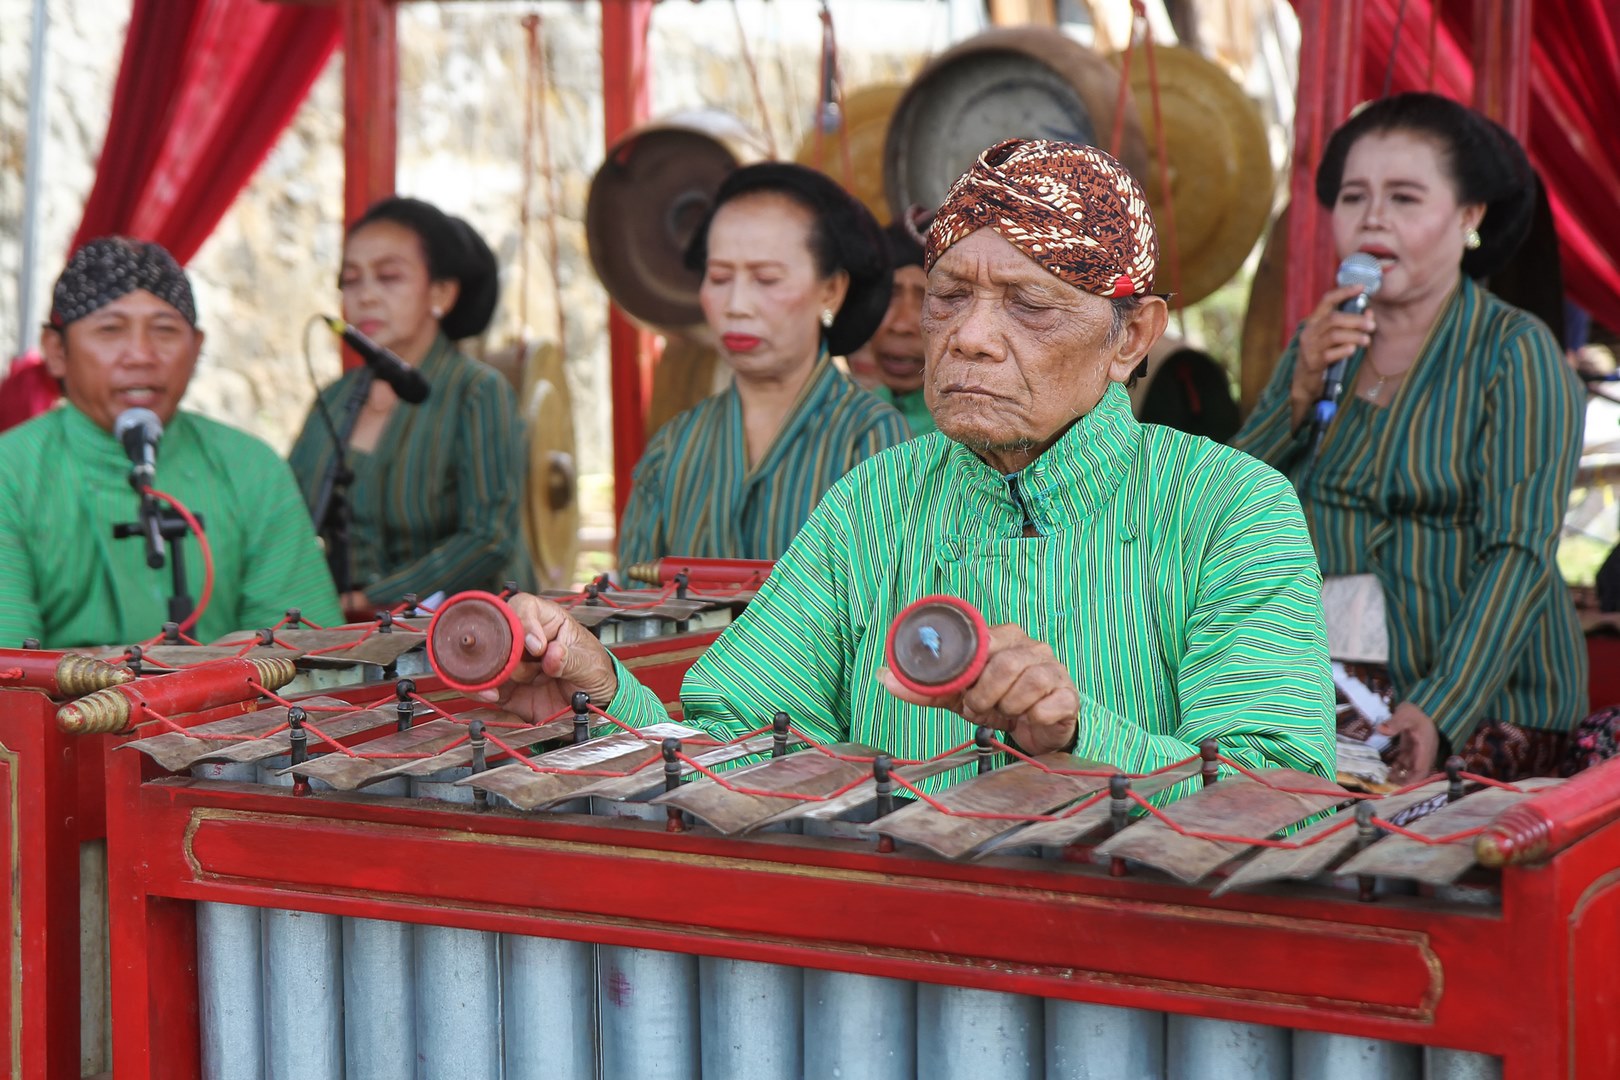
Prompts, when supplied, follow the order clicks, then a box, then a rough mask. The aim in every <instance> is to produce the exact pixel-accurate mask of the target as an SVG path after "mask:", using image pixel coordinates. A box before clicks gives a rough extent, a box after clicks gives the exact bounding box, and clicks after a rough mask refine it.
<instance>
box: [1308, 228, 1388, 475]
mask: <svg viewBox="0 0 1620 1080" xmlns="http://www.w3.org/2000/svg"><path fill="white" fill-rule="evenodd" d="M1337 283H1338V286H1339V288H1341V289H1342V288H1344V287H1345V286H1347V285H1360V286H1361V292H1359V293H1357V294H1356V295H1355V296H1352V297H1351V298H1350V299H1348V300H1346V301H1344V303H1342V304H1340V305H1339V310H1340V311H1343V312H1347V313H1349V314H1351V315H1360V314H1361V313H1362V312H1364V311H1366V310H1367V305H1368V304H1369V303H1370V302H1371V301H1372V297H1373V294H1374V293H1376V292H1377V291H1378V290H1379V289H1380V288H1381V287H1382V286H1383V284H1384V268H1383V267H1382V266H1380V265H1379V264H1378V259H1377V258H1376V257H1374V256H1372V255H1369V254H1367V253H1366V252H1365V251H1353V252H1351V253H1350V254H1349V255H1348V256H1346V257H1345V260H1344V262H1342V263H1340V264H1339V274H1338V278H1337ZM1349 363H1350V357H1348V356H1346V357H1343V358H1341V359H1338V360H1335V361H1333V363H1331V364H1329V365H1328V369H1327V371H1325V372H1323V373H1322V396H1321V398H1320V399H1319V400H1318V401H1317V402H1316V411H1315V413H1314V414H1313V421H1314V427H1315V428H1316V437H1315V445H1314V447H1313V449H1314V448H1319V447H1320V446H1321V445H1322V435H1323V434H1324V433H1325V432H1326V431H1327V426H1328V424H1330V423H1332V422H1333V417H1334V416H1335V415H1337V413H1338V411H1339V397H1340V396H1341V395H1342V394H1343V393H1344V371H1345V368H1346V367H1347V366H1348V365H1349Z"/></svg>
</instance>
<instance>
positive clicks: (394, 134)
mask: <svg viewBox="0 0 1620 1080" xmlns="http://www.w3.org/2000/svg"><path fill="white" fill-rule="evenodd" d="M340 2H341V3H342V5H343V220H344V221H345V222H350V221H353V220H355V219H356V218H358V217H359V216H360V215H361V214H362V213H364V212H365V209H366V207H368V206H370V205H371V204H372V203H374V202H376V201H377V200H378V199H380V198H382V197H383V196H385V195H391V194H393V191H394V153H395V146H396V142H397V139H398V115H397V114H398V110H399V50H398V47H397V44H396V41H395V36H394V5H393V4H392V3H391V2H390V0H340Z"/></svg>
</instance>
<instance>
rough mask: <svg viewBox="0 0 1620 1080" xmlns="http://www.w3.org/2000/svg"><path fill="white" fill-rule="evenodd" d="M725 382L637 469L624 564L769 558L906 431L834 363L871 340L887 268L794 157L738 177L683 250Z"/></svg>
mask: <svg viewBox="0 0 1620 1080" xmlns="http://www.w3.org/2000/svg"><path fill="white" fill-rule="evenodd" d="M686 261H687V265H689V266H690V267H691V268H692V269H693V270H696V271H698V272H700V273H702V275H703V282H702V284H701V285H700V286H699V289H698V299H699V301H700V303H701V305H702V308H703V317H704V320H705V322H706V323H707V324H708V326H709V329H710V331H711V332H712V333H713V334H714V337H715V340H716V342H717V344H718V345H719V346H720V356H721V357H722V358H723V359H724V360H725V361H726V363H727V364H728V365H729V366H730V367H731V371H732V374H733V376H734V378H733V381H732V385H731V387H730V388H729V389H727V390H726V391H725V392H724V393H720V394H716V395H715V396H713V397H711V398H709V399H708V400H706V401H703V402H701V403H699V404H698V405H696V406H695V407H693V408H691V409H688V410H687V411H686V412H683V413H681V414H680V415H679V416H676V417H674V418H673V419H671V420H670V421H669V422H668V423H667V424H665V425H664V426H663V427H662V428H660V429H659V430H658V432H657V434H655V435H654V436H653V438H652V441H651V442H650V443H649V444H648V446H647V452H646V453H645V454H644V455H643V456H642V459H641V461H640V463H638V464H637V465H636V471H635V487H634V488H633V490H632V491H631V493H630V500H629V503H628V505H627V506H626V507H625V511H624V520H623V522H622V523H621V524H620V527H619V565H620V566H625V567H627V566H630V565H632V564H635V563H641V562H646V561H649V560H652V559H658V558H662V557H664V556H666V555H687V556H694V557H707V558H726V559H775V558H776V557H778V556H779V555H781V554H782V552H783V551H785V550H787V546H788V544H789V542H791V541H792V539H793V537H794V536H795V535H796V534H797V533H798V531H799V528H800V526H802V525H803V524H804V521H805V519H806V518H808V517H809V516H810V511H811V510H812V509H814V508H815V505H816V503H817V501H818V500H820V498H821V496H822V495H823V494H825V493H826V491H827V489H828V488H830V487H832V485H833V484H834V483H836V482H837V481H838V480H839V479H840V478H841V477H842V476H843V475H844V474H845V473H846V472H848V471H849V470H850V469H851V468H853V467H854V466H855V465H857V464H859V463H860V462H861V461H862V460H864V459H866V458H868V457H870V456H871V455H873V454H875V453H877V452H878V451H880V450H883V449H886V448H888V447H890V446H894V445H897V444H899V443H902V442H904V441H905V440H906V438H907V436H908V434H909V433H908V432H907V431H906V424H905V421H904V420H902V419H901V417H900V414H899V413H897V412H895V411H894V410H893V409H891V408H890V407H889V406H887V405H885V404H883V403H882V402H881V401H879V400H878V399H877V398H875V397H873V396H872V395H871V394H868V393H866V392H865V391H864V390H861V389H860V388H859V387H857V386H856V385H855V384H854V383H852V382H850V380H849V379H848V378H847V377H846V376H845V375H844V374H843V373H842V372H840V371H839V370H838V369H837V368H836V367H834V366H833V363H832V360H831V357H833V356H847V355H849V354H850V353H851V352H854V351H855V350H856V349H858V348H860V346H861V345H863V344H865V343H866V340H867V339H868V338H870V337H871V336H872V333H873V331H875V330H876V329H877V328H878V324H879V323H880V322H882V321H883V315H884V312H885V311H887V310H888V306H889V295H890V293H891V291H892V282H893V275H892V273H891V271H890V266H889V253H888V249H887V247H886V245H885V243H884V240H883V235H882V233H881V232H880V231H879V230H878V225H877V222H876V221H875V220H874V219H873V218H872V215H871V214H870V213H869V212H868V211H867V210H866V208H865V207H863V206H862V205H861V204H860V203H859V202H858V201H857V200H856V199H855V198H854V197H853V196H852V195H850V194H849V193H847V192H846V191H844V189H843V188H841V187H839V186H838V185H837V184H836V183H835V182H833V181H832V180H830V179H828V178H827V177H826V176H824V175H822V174H821V173H819V172H816V171H815V170H814V169H807V168H805V167H804V166H802V165H793V164H789V163H786V162H775V161H773V162H765V163H762V164H759V165H749V166H746V167H745V168H741V169H738V170H736V171H735V172H733V173H731V174H730V175H729V176H728V177H727V178H726V179H725V181H724V182H722V183H721V185H720V190H719V191H718V192H717V193H716V195H715V202H714V208H713V209H712V210H711V211H710V213H709V217H708V219H707V220H706V221H704V222H703V224H702V225H701V226H700V227H699V229H698V231H697V234H696V235H695V236H694V238H693V241H692V245H691V247H690V248H689V249H688V251H687V254H686Z"/></svg>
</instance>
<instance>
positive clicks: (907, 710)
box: [612, 386, 1333, 774]
mask: <svg viewBox="0 0 1620 1080" xmlns="http://www.w3.org/2000/svg"><path fill="white" fill-rule="evenodd" d="M1026 525H1032V526H1033V527H1034V529H1035V530H1036V531H1037V532H1038V534H1039V535H1036V536H1032V537H1025V536H1024V531H1025V528H1026ZM1320 588H1321V584H1320V578H1319V577H1318V575H1317V569H1316V559H1315V557H1314V555H1313V554H1312V552H1311V547H1310V538H1309V536H1308V535H1307V534H1306V531H1305V524H1304V522H1303V521H1302V520H1301V519H1300V512H1299V504H1298V502H1297V501H1296V499H1295V497H1294V493H1293V491H1292V490H1290V488H1289V486H1288V484H1287V482H1286V481H1285V480H1284V479H1283V478H1282V477H1281V476H1279V475H1278V474H1277V473H1276V472H1274V471H1273V470H1271V469H1269V468H1267V467H1265V466H1264V465H1261V464H1260V463H1259V462H1257V461H1255V460H1254V459H1253V458H1250V457H1249V456H1247V455H1246V454H1240V453H1237V452H1236V451H1233V450H1229V449H1227V448H1225V447H1222V446H1218V445H1216V444H1214V443H1212V442H1209V441H1208V440H1206V439H1201V438H1196V437H1193V436H1189V435H1185V434H1182V433H1181V432H1179V431H1174V430H1171V429H1169V428H1161V427H1144V426H1143V425H1141V424H1139V423H1137V421H1136V419H1135V418H1134V417H1133V416H1132V415H1131V407H1130V399H1129V398H1128V397H1127V395H1126V393H1125V390H1124V388H1123V387H1120V386H1113V387H1110V389H1109V391H1108V393H1107V394H1106V395H1105V396H1104V397H1103V399H1102V401H1101V402H1100V403H1099V404H1098V405H1097V407H1096V408H1095V409H1093V410H1092V411H1091V412H1090V413H1088V414H1087V415H1086V416H1084V417H1082V418H1081V419H1080V420H1079V422H1077V423H1076V424H1075V425H1074V426H1073V427H1071V428H1070V429H1069V430H1068V432H1066V433H1065V434H1064V435H1063V437H1062V438H1061V439H1059V440H1058V442H1057V444H1056V445H1055V446H1054V447H1053V448H1052V449H1050V450H1048V451H1047V452H1046V453H1045V454H1043V455H1041V457H1040V458H1038V459H1037V460H1036V461H1035V462H1033V463H1032V464H1030V465H1029V466H1028V467H1027V468H1025V469H1024V470H1023V471H1022V472H1019V473H1016V474H1013V475H1012V476H1006V477H1004V476H1002V475H1001V474H1000V473H998V472H996V471H995V470H994V469H992V468H990V467H989V466H988V465H986V464H985V463H984V462H983V461H981V460H980V459H979V458H978V457H976V456H975V455H974V454H973V453H972V452H971V451H969V450H968V449H967V448H966V447H964V446H962V445H961V444H959V443H955V442H952V441H951V440H950V439H948V438H946V437H945V436H944V435H942V434H939V433H937V432H936V433H935V434H933V435H925V436H922V437H920V438H917V439H913V440H911V441H910V442H907V443H905V444H903V445H901V446H898V447H896V448H894V449H892V450H889V451H887V452H885V453H883V454H879V455H878V456H877V457H875V458H873V459H872V460H870V461H867V462H865V463H864V464H862V465H860V466H858V467H857V468H856V469H855V470H854V471H853V472H851V473H850V475H849V476H847V477H845V478H844V479H843V480H841V481H840V482H839V483H838V484H837V485H835V486H834V487H833V489H832V491H831V492H830V493H828V495H827V497H826V498H825V499H823V500H822V502H821V504H820V505H819V506H817V507H816V510H815V513H813V514H812V515H811V516H810V520H809V521H808V522H806V523H805V527H804V530H803V531H802V532H801V533H800V534H799V536H798V538H797V539H796V540H794V542H793V544H792V546H791V547H790V548H789V549H788V551H787V554H786V555H785V556H784V557H783V558H782V560H781V561H780V562H778V563H777V566H776V570H775V572H773V573H772V575H771V577H770V580H769V581H768V582H767V583H766V585H765V588H764V589H763V590H762V591H761V592H760V594H759V597H758V599H756V600H755V601H754V602H753V603H752V604H750V605H749V606H748V609H747V610H746V611H745V612H744V613H743V615H742V617H741V618H740V619H739V620H738V621H737V622H736V623H734V624H733V625H732V626H731V627H730V628H729V629H728V630H727V632H726V633H725V634H724V635H723V636H722V637H721V638H720V640H719V641H717V642H716V643H715V644H714V645H713V646H712V647H711V648H710V649H709V650H708V652H706V653H705V654H704V656H703V657H702V658H701V659H700V660H699V661H698V662H697V664H696V666H694V667H693V668H692V670H691V671H690V672H689V673H688V675H687V677H686V681H685V683H684V685H683V688H682V693H681V700H682V702H683V703H684V707H685V715H686V718H687V721H688V722H694V721H695V722H697V723H699V724H700V725H702V726H704V727H705V728H708V729H710V730H713V731H715V732H717V733H727V734H735V733H738V732H740V731H746V730H749V729H752V728H754V727H757V726H759V725H762V724H768V723H769V722H770V719H771V717H772V715H773V714H774V713H775V712H776V711H777V710H778V709H781V710H785V711H786V712H787V713H789V715H791V716H792V718H793V720H794V722H795V724H796V725H798V726H799V727H800V728H801V729H803V730H805V731H807V732H809V733H811V734H813V735H814V736H816V737H817V738H819V739H823V740H828V741H834V740H843V739H851V740H854V741H857V742H861V743H865V744H869V745H872V746H876V747H879V748H881V749H884V750H886V751H888V752H890V753H892V754H894V755H896V756H898V757H902V758H920V757H927V756H931V755H935V754H939V753H940V752H942V751H944V750H946V749H948V748H950V747H952V746H955V745H957V744H958V743H961V742H962V741H964V740H967V739H971V738H972V735H973V728H972V726H971V725H970V724H968V723H967V721H965V720H963V719H961V718H960V717H958V716H956V715H955V714H953V713H947V712H944V711H941V710H935V709H922V708H918V707H916V706H913V705H909V704H906V703H904V702H901V701H899V700H898V699H896V698H894V697H892V696H891V695H890V694H889V693H888V692H887V691H886V690H884V689H883V687H882V685H881V684H880V683H878V681H877V679H876V672H877V670H878V668H879V667H881V666H882V665H883V662H884V661H883V650H884V641H885V636H886V634H887V631H888V628H889V624H890V623H891V622H892V621H893V619H894V617H895V615H896V614H898V613H899V611H900V610H901V609H902V608H903V607H905V606H906V605H907V604H909V603H910V602H912V601H914V600H916V599H918V598H920V597H923V596H926V595H930V594H935V593H945V594H950V595H954V596H959V597H962V598H963V599H966V600H968V601H969V602H971V603H973V604H975V605H977V606H978V608H979V609H980V610H981V611H982V612H983V613H984V615H985V617H986V618H987V619H988V620H989V622H990V623H991V624H992V625H995V624H998V623H1016V624H1018V625H1019V626H1022V627H1023V628H1024V629H1025V630H1026V631H1028V632H1029V634H1030V635H1031V636H1032V637H1035V638H1037V639H1039V640H1041V641H1044V642H1046V643H1047V644H1048V645H1050V646H1051V647H1052V649H1053V650H1054V651H1055V652H1056V654H1057V656H1058V657H1059V659H1061V660H1062V662H1063V663H1064V665H1065V666H1067V668H1068V669H1069V672H1070V674H1071V675H1072V676H1073V678H1074V680H1075V684H1076V686H1077V688H1078V689H1079V690H1080V692H1081V699H1082V705H1081V716H1080V733H1079V743H1078V745H1077V746H1076V748H1075V754H1076V755H1078V756H1079V757H1082V758H1088V759H1092V760H1101V761H1107V762H1112V763H1114V764H1116V765H1118V766H1120V767H1122V768H1125V769H1127V770H1131V771H1138V772H1141V771H1147V770H1151V769H1155V768H1158V767H1159V766H1162V765H1165V764H1167V763H1169V762H1172V761H1177V760H1180V759H1182V758H1186V757H1189V756H1191V755H1193V754H1196V753H1197V748H1198V745H1199V743H1200V742H1202V741H1203V740H1204V739H1208V738H1215V739H1217V740H1219V742H1220V744H1221V746H1222V748H1223V750H1224V751H1225V753H1226V754H1227V755H1229V756H1231V757H1232V758H1234V759H1237V760H1240V761H1243V762H1245V763H1247V764H1249V765H1254V766H1267V765H1273V766H1287V767H1291V768H1297V769H1305V770H1308V771H1312V772H1317V773H1322V774H1327V773H1328V772H1329V771H1330V769H1331V768H1332V763H1333V715H1332V702H1333V692H1332V684H1331V679H1330V675H1329V671H1328V657H1327V645H1326V635H1325V631H1324V629H1323V625H1322V613H1321V600H1320ZM619 679H620V690H619V693H618V696H617V699H616V700H615V701H614V703H613V706H612V708H613V711H614V712H615V714H616V715H619V716H622V717H626V718H628V720H629V721H630V722H633V723H637V724H645V723H649V722H652V721H655V720H659V719H663V718H664V717H665V715H666V714H665V713H664V711H663V709H662V708H661V707H660V706H659V704H658V701H657V699H656V697H655V696H654V695H653V694H651V693H650V692H648V691H647V690H646V689H645V688H643V687H641V686H639V685H638V684H636V683H635V682H634V680H633V678H632V677H631V676H630V675H629V673H628V672H626V671H624V670H623V669H620V672H619Z"/></svg>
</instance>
